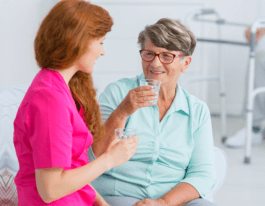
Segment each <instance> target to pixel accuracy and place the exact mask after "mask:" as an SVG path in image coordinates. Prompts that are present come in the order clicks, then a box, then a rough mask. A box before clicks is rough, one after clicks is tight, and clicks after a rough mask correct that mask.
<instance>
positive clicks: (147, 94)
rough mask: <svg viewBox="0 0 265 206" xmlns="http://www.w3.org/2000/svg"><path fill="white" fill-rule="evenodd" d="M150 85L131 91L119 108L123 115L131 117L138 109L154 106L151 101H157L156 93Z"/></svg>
mask: <svg viewBox="0 0 265 206" xmlns="http://www.w3.org/2000/svg"><path fill="white" fill-rule="evenodd" d="M151 89H152V87H151V86H149V85H146V86H141V87H136V88H134V89H131V90H130V91H129V92H128V94H127V96H126V97H125V98H124V99H123V101H122V102H121V103H120V105H119V106H118V107H117V109H118V110H119V112H120V113H121V114H122V115H126V116H130V115H131V114H133V113H134V112H135V111H136V110H137V109H139V108H142V107H150V106H153V103H150V102H149V101H151V100H155V99H156V92H155V91H153V90H151Z"/></svg>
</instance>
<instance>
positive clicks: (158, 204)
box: [134, 198, 168, 206]
mask: <svg viewBox="0 0 265 206" xmlns="http://www.w3.org/2000/svg"><path fill="white" fill-rule="evenodd" d="M144 205H145V206H168V205H167V203H166V202H165V200H163V199H149V198H147V199H143V200H141V201H139V202H136V203H135V204H134V206H144Z"/></svg>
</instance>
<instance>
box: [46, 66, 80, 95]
mask: <svg viewBox="0 0 265 206" xmlns="http://www.w3.org/2000/svg"><path fill="white" fill-rule="evenodd" d="M47 69H50V70H53V71H57V72H58V73H60V74H61V75H62V77H63V79H64V81H65V83H66V85H67V87H68V88H69V81H70V80H71V79H72V77H73V76H74V74H75V73H76V72H77V70H76V68H75V67H70V68H68V69H51V68H47ZM69 90H70V88H69Z"/></svg>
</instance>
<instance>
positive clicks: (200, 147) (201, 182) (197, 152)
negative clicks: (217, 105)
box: [181, 104, 216, 198]
mask: <svg viewBox="0 0 265 206" xmlns="http://www.w3.org/2000/svg"><path fill="white" fill-rule="evenodd" d="M193 139H194V148H193V152H192V155H191V159H190V162H189V165H188V169H187V173H186V177H185V178H184V179H183V180H182V181H181V182H186V183H189V184H191V185H192V186H193V187H194V188H195V189H196V190H197V191H198V193H199V194H200V196H201V197H202V198H204V197H205V195H206V194H207V193H208V192H209V191H210V189H211V188H212V187H213V185H214V184H215V180H216V179H215V178H216V177H215V165H214V164H215V162H214V161H215V156H214V146H213V135H212V124H211V117H210V111H209V109H208V107H207V105H206V104H204V106H203V108H202V110H201V114H200V118H199V127H198V129H197V130H196V131H195V132H194V133H193Z"/></svg>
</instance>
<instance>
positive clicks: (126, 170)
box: [88, 18, 215, 206]
mask: <svg viewBox="0 0 265 206" xmlns="http://www.w3.org/2000/svg"><path fill="white" fill-rule="evenodd" d="M138 43H139V44H140V45H141V51H140V54H141V58H142V67H143V73H142V74H140V75H139V76H136V77H135V78H131V79H130V78H123V79H120V80H119V81H117V82H114V83H111V84H109V85H108V86H107V87H106V89H105V90H104V92H103V93H102V94H101V95H100V97H99V105H100V111H101V114H102V119H103V122H104V124H105V128H106V135H105V138H104V139H103V140H102V141H100V142H99V143H97V144H96V143H95V144H94V143H93V145H92V149H91V148H90V150H89V152H88V155H89V157H90V161H92V160H93V159H95V158H98V157H99V156H100V155H101V154H103V153H104V152H105V151H106V149H107V148H108V147H109V145H112V144H115V142H116V141H118V140H116V138H115V135H114V130H115V129H116V128H123V127H125V128H135V129H137V135H138V136H139V144H138V147H137V151H136V153H135V154H134V155H133V157H132V158H131V159H130V160H129V161H128V162H126V163H124V164H123V165H121V166H119V167H115V168H112V169H110V170H108V171H107V172H105V173H104V174H102V175H101V176H100V177H98V178H97V179H96V180H94V181H93V182H92V185H93V186H94V187H95V188H96V190H97V191H98V192H99V193H100V194H101V195H102V196H103V197H106V196H123V197H134V198H137V199H139V201H138V202H137V203H136V204H135V206H141V205H163V206H164V205H167V206H169V205H214V204H213V203H211V202H209V201H207V200H205V199H203V198H204V197H205V195H206V194H207V192H209V191H210V189H211V188H212V186H213V185H214V183H215V170H214V147H213V136H212V126H211V118H210V112H209V109H208V107H207V105H206V104H205V103H204V102H202V101H201V100H199V99H197V98H196V97H194V96H192V95H190V94H189V93H188V92H186V91H185V90H184V89H182V88H181V87H180V86H179V84H178V79H179V76H180V74H181V73H185V72H186V70H187V69H188V66H189V65H190V63H191V60H192V57H191V55H192V53H193V51H194V49H195V46H196V38H195V36H194V35H193V34H192V32H191V31H189V29H188V28H187V27H185V26H184V25H182V24H181V23H180V22H179V21H175V20H171V19H167V18H163V19H160V20H159V21H158V22H157V23H155V24H153V25H150V26H146V27H145V29H144V31H142V32H141V33H140V34H139V38H138ZM140 79H155V80H160V81H161V87H160V91H159V95H158V101H157V104H155V105H154V104H152V103H150V102H149V101H150V100H154V99H155V96H156V94H155V92H154V91H152V90H151V88H150V87H149V86H140ZM128 205H132V204H130V203H128Z"/></svg>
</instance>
